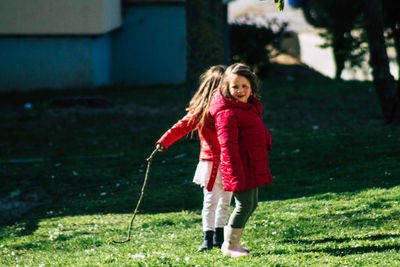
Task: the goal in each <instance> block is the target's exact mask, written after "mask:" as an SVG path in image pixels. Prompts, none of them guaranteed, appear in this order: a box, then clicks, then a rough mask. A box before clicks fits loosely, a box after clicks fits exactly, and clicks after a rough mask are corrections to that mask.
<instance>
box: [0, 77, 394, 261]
mask: <svg viewBox="0 0 400 267" xmlns="http://www.w3.org/2000/svg"><path fill="white" fill-rule="evenodd" d="M261 95H262V99H261V101H262V103H263V105H264V112H263V116H264V121H265V124H266V125H267V127H268V128H269V129H270V132H271V135H272V139H273V149H272V151H271V153H270V166H271V172H272V174H273V176H274V182H273V183H272V184H271V185H268V186H264V187H262V188H260V203H259V206H258V208H257V210H256V211H255V213H254V214H253V215H252V217H251V218H250V220H249V222H248V224H247V226H246V229H245V232H244V236H243V238H242V240H243V244H244V246H246V247H247V248H249V249H250V250H251V256H249V257H245V258H240V259H231V258H228V257H223V256H222V255H221V253H220V251H218V250H217V249H214V250H212V251H210V252H204V253H197V252H196V250H197V247H198V246H199V245H200V243H201V239H202V232H201V231H202V230H201V206H202V190H201V189H200V188H199V187H198V186H196V185H194V184H193V183H192V181H191V180H192V176H193V173H194V170H195V167H196V164H197V161H198V153H199V144H198V141H196V139H195V138H194V139H191V138H184V139H182V140H181V141H178V142H177V143H176V144H174V145H173V146H171V147H170V148H169V149H168V150H167V151H166V152H163V153H158V154H157V155H156V156H155V158H154V160H153V164H152V168H151V171H150V177H149V182H148V184H147V187H146V192H145V196H144V199H143V202H142V205H141V208H140V212H139V214H138V216H137V217H136V219H135V222H134V225H133V229H132V238H131V239H132V240H131V241H130V242H129V243H126V244H109V243H108V241H109V240H111V239H116V240H122V239H125V238H126V231H127V228H128V223H129V220H130V218H131V214H132V212H133V209H134V208H135V206H136V203H137V200H138V198H139V195H140V189H141V187H142V183H143V179H144V172H145V171H146V161H145V159H146V157H147V156H149V155H150V153H151V152H152V151H153V149H154V142H155V141H156V140H157V139H158V138H159V137H160V136H161V135H162V134H163V132H164V131H165V130H167V129H168V128H169V127H170V126H171V125H172V124H173V123H175V122H176V121H177V120H178V119H179V118H180V117H181V116H182V115H184V113H185V111H184V109H185V106H186V98H185V97H186V93H185V88H184V87H183V86H181V85H176V86H158V87H118V88H115V87H113V88H99V89H92V90H90V89H88V90H69V91H34V92H24V93H18V92H15V93H2V94H0V125H1V126H0V127H1V131H0V179H1V184H2V185H1V187H0V209H1V210H0V212H1V214H0V222H2V223H3V224H2V225H0V265H1V266H400V227H399V226H400V205H399V201H400V168H399V161H400V127H399V126H393V125H389V126H387V125H384V124H383V118H382V115H381V110H380V107H379V103H378V100H377V96H376V94H375V92H374V91H373V89H372V85H371V83H368V82H337V81H332V80H326V79H313V80H307V79H304V80H302V79H296V80H284V79H280V80H264V81H262V86H261ZM75 97H102V98H105V99H107V100H108V101H110V102H112V103H114V104H115V106H114V107H113V108H85V107H74V108H57V107H51V103H52V101H53V100H55V99H60V98H64V99H65V98H75ZM28 103H29V104H30V105H31V106H32V108H30V105H29V104H28Z"/></svg>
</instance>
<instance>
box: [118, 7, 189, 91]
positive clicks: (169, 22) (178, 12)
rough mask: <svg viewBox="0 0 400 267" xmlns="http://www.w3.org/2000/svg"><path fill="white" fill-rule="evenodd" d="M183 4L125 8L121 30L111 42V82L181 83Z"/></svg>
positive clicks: (184, 52)
mask: <svg viewBox="0 0 400 267" xmlns="http://www.w3.org/2000/svg"><path fill="white" fill-rule="evenodd" d="M185 14H186V12H185V6H184V5H167V6H162V7H160V6H155V5H133V6H127V7H125V8H124V16H123V25H124V26H123V27H122V28H120V29H119V30H117V31H116V32H115V33H114V36H113V39H112V79H113V81H114V82H115V83H122V84H168V83H184V82H185V77H186V54H187V45H186V15H185Z"/></svg>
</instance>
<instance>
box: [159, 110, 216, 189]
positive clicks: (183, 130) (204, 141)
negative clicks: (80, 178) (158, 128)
mask: <svg viewBox="0 0 400 267" xmlns="http://www.w3.org/2000/svg"><path fill="white" fill-rule="evenodd" d="M195 128H196V124H195V123H191V122H190V114H187V115H186V116H185V117H183V118H182V119H181V120H179V121H178V122H177V123H175V124H174V125H173V126H172V127H171V128H170V129H169V130H168V131H166V132H165V133H164V135H163V136H162V137H161V138H160V139H159V140H158V141H157V143H156V144H159V143H160V144H162V145H163V146H164V147H165V149H167V148H168V147H169V146H170V145H171V144H173V143H174V142H176V141H177V140H179V139H180V138H182V137H183V136H185V135H186V134H188V133H190V132H191V131H193V130H194V129H195ZM199 138H200V156H199V159H200V160H207V161H212V162H213V164H212V169H211V174H210V178H209V181H208V184H207V187H206V188H207V190H208V191H211V190H212V188H213V186H214V183H215V179H216V177H217V172H218V168H219V162H220V153H221V150H220V147H219V143H218V139H217V133H216V131H215V127H214V122H208V123H207V125H206V126H204V127H203V128H202V129H201V130H199Z"/></svg>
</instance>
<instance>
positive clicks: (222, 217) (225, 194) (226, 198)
mask: <svg viewBox="0 0 400 267" xmlns="http://www.w3.org/2000/svg"><path fill="white" fill-rule="evenodd" d="M216 187H217V188H218V191H219V197H218V204H217V210H216V214H215V217H216V218H215V228H222V227H224V226H225V225H226V222H227V220H228V216H229V211H230V205H231V199H232V192H231V191H224V189H223V188H222V184H217V183H216V184H214V188H216Z"/></svg>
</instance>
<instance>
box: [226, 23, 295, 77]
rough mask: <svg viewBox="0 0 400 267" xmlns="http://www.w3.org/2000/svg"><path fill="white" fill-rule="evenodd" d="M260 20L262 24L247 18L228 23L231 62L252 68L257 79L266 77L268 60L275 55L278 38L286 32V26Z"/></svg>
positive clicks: (285, 24)
mask: <svg viewBox="0 0 400 267" xmlns="http://www.w3.org/2000/svg"><path fill="white" fill-rule="evenodd" d="M256 19H260V18H256ZM261 19H262V20H263V23H262V24H260V23H256V22H255V19H253V20H251V19H250V18H249V17H247V16H246V17H239V18H237V19H235V20H234V21H233V22H231V23H230V25H229V26H230V27H229V28H230V31H229V34H230V45H231V61H232V62H242V63H245V64H247V65H249V66H250V67H252V69H253V70H254V72H255V73H256V74H257V75H258V76H259V77H266V76H267V74H268V66H269V59H270V57H271V56H272V55H273V54H274V53H276V51H277V49H278V47H279V39H280V36H281V35H282V34H283V33H284V32H285V31H286V28H287V25H288V24H287V23H282V24H278V22H277V21H276V20H272V21H267V20H266V19H265V18H261Z"/></svg>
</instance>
